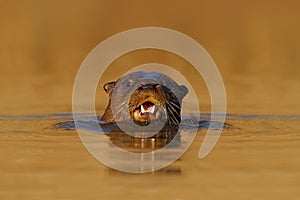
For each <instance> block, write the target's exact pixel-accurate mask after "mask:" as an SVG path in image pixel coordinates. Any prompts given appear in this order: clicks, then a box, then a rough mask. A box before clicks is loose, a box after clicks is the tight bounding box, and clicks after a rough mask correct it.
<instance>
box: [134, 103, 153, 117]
mask: <svg viewBox="0 0 300 200" xmlns="http://www.w3.org/2000/svg"><path fill="white" fill-rule="evenodd" d="M155 108H156V106H155V104H154V103H152V102H150V101H146V102H144V103H143V104H141V105H140V106H138V107H137V109H138V110H139V116H140V117H143V116H148V115H150V114H154V113H155Z"/></svg>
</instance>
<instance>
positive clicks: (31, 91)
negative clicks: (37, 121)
mask: <svg viewBox="0 0 300 200" xmlns="http://www.w3.org/2000/svg"><path fill="white" fill-rule="evenodd" d="M299 8H300V4H299V3H298V2H297V1H293V0H287V1H285V2H282V1H267V0H264V1H256V0H255V1H238V0H229V1H216V0H214V1H184V2H183V1H176V0H175V1H168V0H167V1H151V2H149V1H96V0H95V1H93V0H88V1H78V0H77V1H76V0H75V1H73V0H72V1H71V0H70V1H69V0H63V1H56V0H54V1H37V0H36V1H35V0H28V1H15V0H12V1H5V0H1V1H0V9H1V12H0V27H1V31H0V66H1V68H0V91H1V98H0V112H1V114H25V113H26V114H37V113H39V114H47V113H53V112H56V113H57V112H59V113H64V112H68V113H69V112H71V101H72V100H71V99H72V87H73V82H74V79H75V75H76V72H77V70H78V69H79V67H80V64H81V63H82V62H83V60H84V58H85V57H86V56H87V54H88V53H89V52H90V51H91V50H92V49H93V48H94V47H95V46H96V45H97V44H99V43H100V42H101V41H103V40H104V39H106V38H108V37H110V36H112V35H114V34H117V33H119V32H121V31H125V30H128V29H132V28H137V27H145V26H157V27H165V28H170V29H174V30H177V31H180V32H183V33H185V34H187V35H189V36H190V37H192V38H194V39H195V40H196V41H198V42H199V43H200V44H201V45H202V46H203V47H204V48H205V49H206V50H207V51H208V53H209V54H210V55H211V57H212V58H213V59H214V61H215V62H216V64H217V66H218V67H219V70H220V72H221V74H222V76H223V79H224V83H225V87H226V91H227V100H228V112H230V113H238V114H240V113H253V114H254V113H259V114H292V113H298V112H299V102H300V96H299V94H300V87H299V85H300V67H299V65H300V57H299V52H300V38H299V35H300V26H299V19H300V14H299V12H298V11H299ZM140 54H141V53H140ZM161 55H162V54H159V53H157V52H155V53H153V52H152V54H151V53H150V54H149V53H147V52H146V53H144V54H143V53H142V55H140V57H141V56H142V57H143V58H147V59H145V60H147V61H151V59H152V60H155V59H156V61H161V62H163V61H165V63H166V64H172V63H173V65H176V63H177V65H178V63H180V62H175V61H176V59H175V61H174V59H173V58H168V59H166V56H161ZM159 56H161V57H163V59H161V60H159V59H158V60H157V58H158V57H159ZM137 57H138V55H137ZM166 60H167V61H166ZM117 63H118V64H119V65H118V66H119V67H122V65H123V64H124V66H125V67H126V66H127V67H128V66H132V65H134V64H138V62H135V58H134V56H131V58H130V59H129V57H128V59H127V60H126V59H125V60H124V61H123V62H121V61H119V62H117ZM120 63H121V64H120ZM111 69H114V68H111ZM112 71H113V70H112ZM106 78H107V79H112V80H113V79H115V78H116V75H115V76H113V74H112V77H111V78H110V76H109V75H107V76H106ZM101 84H102V82H101ZM202 90H203V91H206V88H205V85H204V87H203V89H202ZM202 90H201V88H200V90H199V91H202ZM102 92H103V91H99V93H100V94H99V95H101V93H102ZM200 93H201V92H200ZM205 98H206V97H205ZM205 98H203V99H205ZM100 99H102V97H101V98H100ZM103 100H104V101H103V102H106V100H107V99H105V98H104V99H103ZM105 104H106V103H103V105H102V104H101V105H100V107H99V109H100V110H101V109H103V108H104V105H105ZM203 104H204V107H205V106H206V107H205V108H209V106H208V105H209V99H207V100H204V102H203Z"/></svg>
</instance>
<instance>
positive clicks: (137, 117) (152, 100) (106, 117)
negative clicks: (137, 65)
mask: <svg viewBox="0 0 300 200" xmlns="http://www.w3.org/2000/svg"><path fill="white" fill-rule="evenodd" d="M104 90H105V91H106V92H107V93H108V94H109V103H108V106H107V108H106V110H105V112H104V114H103V116H102V118H101V121H105V122H119V121H126V120H128V119H129V118H131V119H133V120H134V122H135V123H136V124H138V125H141V126H146V125H148V124H149V123H151V121H153V120H160V119H162V118H164V119H166V125H169V126H174V125H179V123H180V120H181V116H180V112H181V104H182V100H183V98H184V97H185V95H186V94H187V92H188V89H187V88H186V87H185V86H184V85H178V84H177V83H176V82H175V81H173V80H172V79H171V78H170V77H168V76H166V75H164V74H162V73H158V72H142V71H139V72H133V73H131V74H127V75H125V76H123V77H121V78H120V79H118V80H117V81H116V82H109V83H106V84H105V85H104ZM112 99H113V101H114V103H112V102H111V101H112ZM126 104H127V106H126ZM112 106H114V109H115V110H116V112H114V113H113V112H112Z"/></svg>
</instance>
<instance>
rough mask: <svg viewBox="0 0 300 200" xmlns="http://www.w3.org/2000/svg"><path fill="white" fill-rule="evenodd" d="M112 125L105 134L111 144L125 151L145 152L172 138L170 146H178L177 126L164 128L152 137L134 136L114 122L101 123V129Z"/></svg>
mask: <svg viewBox="0 0 300 200" xmlns="http://www.w3.org/2000/svg"><path fill="white" fill-rule="evenodd" d="M108 127H113V128H111V129H113V131H111V132H107V133H106V136H107V137H108V138H109V140H110V141H111V142H112V144H113V145H116V146H118V147H119V148H122V149H124V150H126V151H130V152H135V153H145V152H151V151H156V150H158V149H161V148H163V147H165V146H166V145H168V144H169V143H170V142H171V141H172V140H174V141H173V142H172V146H171V147H172V148H176V147H179V146H180V133H179V132H178V127H173V128H164V129H163V130H161V131H160V132H158V133H157V134H155V135H154V136H152V137H148V138H147V137H134V136H132V135H129V134H127V133H124V132H123V131H122V130H121V129H119V128H118V127H117V126H116V124H115V123H107V124H102V125H101V128H102V129H107V128H108ZM135 135H145V133H142V132H136V133H135Z"/></svg>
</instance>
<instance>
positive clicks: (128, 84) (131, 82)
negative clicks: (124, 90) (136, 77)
mask: <svg viewBox="0 0 300 200" xmlns="http://www.w3.org/2000/svg"><path fill="white" fill-rule="evenodd" d="M132 85H133V81H132V80H129V81H127V82H125V86H126V87H131V86H132Z"/></svg>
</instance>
